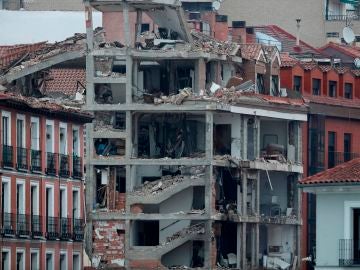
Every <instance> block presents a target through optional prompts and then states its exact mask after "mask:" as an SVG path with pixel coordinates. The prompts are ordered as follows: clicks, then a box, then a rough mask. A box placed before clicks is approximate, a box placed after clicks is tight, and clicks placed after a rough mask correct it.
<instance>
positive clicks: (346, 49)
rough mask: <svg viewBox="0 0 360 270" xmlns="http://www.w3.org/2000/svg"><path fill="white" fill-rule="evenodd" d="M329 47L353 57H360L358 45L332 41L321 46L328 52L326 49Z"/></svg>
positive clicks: (322, 49)
mask: <svg viewBox="0 0 360 270" xmlns="http://www.w3.org/2000/svg"><path fill="white" fill-rule="evenodd" d="M327 48H332V49H334V50H337V51H339V52H341V53H343V54H346V55H348V56H350V57H353V58H360V47H358V46H351V45H347V44H338V43H334V42H330V43H328V44H326V45H325V46H323V47H321V48H320V50H321V51H323V52H324V53H325V54H326V52H325V50H326V49H327Z"/></svg>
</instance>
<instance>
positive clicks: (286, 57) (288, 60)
mask: <svg viewBox="0 0 360 270" xmlns="http://www.w3.org/2000/svg"><path fill="white" fill-rule="evenodd" d="M280 60H281V67H293V66H295V65H297V64H298V63H300V61H299V60H298V59H296V58H294V57H292V56H290V54H289V53H281V54H280Z"/></svg>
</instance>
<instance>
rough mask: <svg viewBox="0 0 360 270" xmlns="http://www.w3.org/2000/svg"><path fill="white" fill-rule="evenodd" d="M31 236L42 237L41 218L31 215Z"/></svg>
mask: <svg viewBox="0 0 360 270" xmlns="http://www.w3.org/2000/svg"><path fill="white" fill-rule="evenodd" d="M30 219H31V235H32V237H34V238H35V237H42V236H43V231H42V217H41V216H39V215H31V216H30Z"/></svg>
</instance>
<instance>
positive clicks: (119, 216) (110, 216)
mask: <svg viewBox="0 0 360 270" xmlns="http://www.w3.org/2000/svg"><path fill="white" fill-rule="evenodd" d="M89 217H91V219H92V220H93V221H94V220H96V221H110V220H113V221H117V220H208V219H210V215H208V214H203V215H200V214H179V213H169V214H143V213H140V214H130V213H123V212H121V211H114V212H101V211H98V212H92V213H90V215H89Z"/></svg>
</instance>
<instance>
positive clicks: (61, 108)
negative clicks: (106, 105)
mask: <svg viewBox="0 0 360 270" xmlns="http://www.w3.org/2000/svg"><path fill="white" fill-rule="evenodd" d="M0 101H6V102H10V103H15V104H20V105H22V106H25V107H28V108H31V109H35V110H39V111H46V112H48V113H63V114H69V117H71V115H72V116H77V117H85V118H86V119H91V115H90V114H89V113H86V112H83V111H81V110H80V108H75V107H69V106H65V105H62V104H59V103H55V102H54V101H51V100H50V99H49V98H45V99H39V98H35V97H26V96H22V95H20V94H18V93H10V92H7V93H0Z"/></svg>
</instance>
